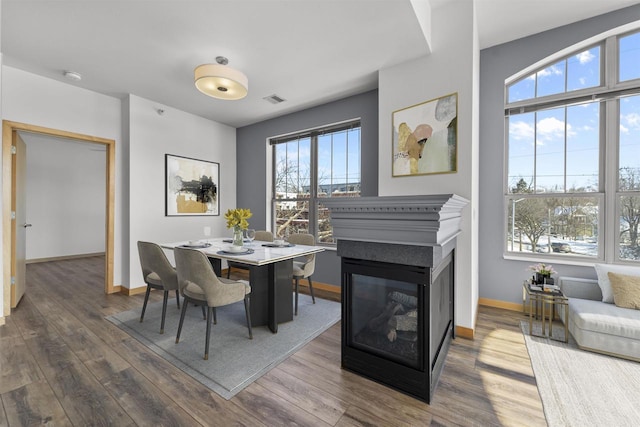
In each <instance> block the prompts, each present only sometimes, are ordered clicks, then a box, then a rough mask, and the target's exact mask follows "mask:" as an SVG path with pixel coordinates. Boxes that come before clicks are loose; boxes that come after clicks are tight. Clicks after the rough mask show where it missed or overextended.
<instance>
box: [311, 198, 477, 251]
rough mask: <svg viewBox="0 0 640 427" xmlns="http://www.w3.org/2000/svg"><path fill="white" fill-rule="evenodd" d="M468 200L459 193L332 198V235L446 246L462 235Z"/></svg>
mask: <svg viewBox="0 0 640 427" xmlns="http://www.w3.org/2000/svg"><path fill="white" fill-rule="evenodd" d="M467 203H468V200H467V199H465V198H463V197H460V196H458V195H456V194H435V195H424V196H422V195H421V196H383V197H344V198H341V197H331V198H326V199H323V200H322V204H323V205H324V206H326V207H327V208H329V210H330V211H331V226H332V227H333V236H334V238H336V239H337V240H338V242H340V241H341V240H351V241H361V242H377V243H390V244H400V245H416V246H443V245H445V244H446V243H447V242H448V241H450V240H451V239H454V238H455V237H456V236H457V235H458V234H459V233H460V221H461V216H462V209H463V208H464V207H465V206H466V205H467Z"/></svg>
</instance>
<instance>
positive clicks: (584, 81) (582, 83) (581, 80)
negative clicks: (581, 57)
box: [578, 77, 587, 86]
mask: <svg viewBox="0 0 640 427" xmlns="http://www.w3.org/2000/svg"><path fill="white" fill-rule="evenodd" d="M578 81H579V82H580V85H581V86H584V85H585V84H586V83H587V79H585V78H584V77H580V78H579V79H578Z"/></svg>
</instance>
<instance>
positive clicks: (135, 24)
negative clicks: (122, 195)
mask: <svg viewBox="0 0 640 427" xmlns="http://www.w3.org/2000/svg"><path fill="white" fill-rule="evenodd" d="M413 1H414V2H420V1H424V0H413ZM449 1H471V0H431V5H432V8H433V9H437V8H439V7H443V5H446V3H447V2H449ZM475 1H476V5H477V8H476V11H477V19H478V31H479V40H480V45H481V48H486V47H490V46H493V45H496V44H500V43H504V42H507V41H510V40H514V39H517V38H520V37H524V36H527V35H530V34H535V33H538V32H540V31H544V30H547V29H550V28H554V27H557V26H560V25H564V24H567V23H570V22H575V21H578V20H582V19H585V18H588V17H592V16H596V15H599V14H602V13H605V12H608V11H612V10H616V9H619V8H622V7H626V6H629V5H632V4H637V3H640V1H638V0H475ZM1 5H2V23H1V30H2V54H3V63H4V64H6V65H8V66H11V67H16V68H19V69H23V70H26V71H29V72H33V73H36V74H39V75H42V76H46V77H50V78H53V79H57V80H64V77H63V75H62V74H63V71H64V70H73V71H76V72H78V73H80V74H82V76H83V78H82V80H81V81H80V82H69V81H68V80H67V82H69V83H71V84H74V85H77V86H79V87H83V88H87V89H90V90H93V91H97V92H100V93H104V94H108V95H112V96H117V97H124V96H125V95H126V94H128V93H131V94H134V95H137V96H140V97H143V98H146V99H149V100H152V101H154V102H157V103H158V107H159V108H161V107H162V106H171V107H174V108H178V109H180V110H183V111H187V112H190V113H193V114H196V115H199V116H202V117H206V118H209V119H212V120H215V121H218V122H221V123H226V124H228V125H230V126H234V127H240V126H245V125H248V124H251V123H255V122H258V121H261V120H265V119H268V118H272V117H276V116H280V115H283V114H286V113H290V112H294V111H298V110H302V109H304V108H309V107H312V106H315V105H319V104H323V103H326V102H329V101H332V100H335V99H340V98H344V97H346V96H349V95H353V94H357V93H362V92H365V91H367V90H370V89H374V88H376V87H377V71H378V70H379V69H381V68H385V67H388V66H392V65H395V64H399V63H402V62H405V61H408V60H411V59H415V58H418V57H421V56H424V55H427V54H429V53H430V52H429V47H428V45H427V43H426V41H425V37H424V34H423V32H422V30H421V27H420V24H419V22H418V20H417V18H416V15H415V13H414V9H413V6H412V1H411V0H208V1H204V0H164V1H154V2H152V1H143V0H129V1H116V0H110V1H108V0H83V1H81V0H76V1H70V0H57V1H50V0H40V1H34V0H2V3H1ZM218 55H222V56H226V57H227V58H229V65H230V66H232V67H235V68H238V69H240V70H242V71H243V72H244V73H245V74H246V75H247V76H248V78H249V95H248V96H247V97H246V98H244V99H242V100H239V101H221V100H217V99H213V98H210V97H207V96H205V95H203V94H201V93H200V92H198V91H197V89H196V88H195V86H194V84H193V70H194V68H195V67H196V66H197V65H199V64H202V63H210V62H215V57H216V56H218ZM273 94H276V95H278V96H280V97H282V98H284V99H286V102H283V103H281V104H277V105H273V104H271V103H269V102H267V101H265V100H263V99H262V98H264V97H266V96H270V95H273Z"/></svg>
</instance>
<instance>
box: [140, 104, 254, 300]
mask: <svg viewBox="0 0 640 427" xmlns="http://www.w3.org/2000/svg"><path fill="white" fill-rule="evenodd" d="M160 108H161V109H163V110H164V113H163V114H162V115H160V114H158V112H157V110H158V109H160ZM128 109H129V144H130V151H129V164H130V165H131V167H130V169H129V175H130V176H129V182H130V187H129V226H130V245H129V251H130V277H131V282H130V288H136V287H141V286H144V282H143V280H142V274H141V272H140V261H139V257H138V249H137V246H136V245H137V241H138V240H148V241H153V242H171V241H178V240H189V239H198V238H202V237H204V227H205V226H209V227H211V234H212V235H213V236H221V235H229V233H230V232H229V230H227V228H226V221H225V219H224V212H226V211H227V209H230V208H235V207H236V206H235V205H236V129H235V128H233V127H230V126H227V125H223V124H220V123H217V122H213V121H211V120H207V119H203V118H202V117H198V116H194V115H192V114H188V113H185V112H183V111H180V110H176V109H173V108H170V107H166V106H162V105H159V104H156V103H154V102H152V101H149V100H146V99H143V98H140V97H137V96H134V95H130V96H129V99H128ZM165 154H175V155H179V156H184V157H191V158H195V159H202V160H207V161H212V162H218V163H220V183H219V189H218V191H219V197H220V215H219V216H188V217H167V216H165ZM239 163H240V164H242V162H239Z"/></svg>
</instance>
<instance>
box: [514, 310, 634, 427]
mask: <svg viewBox="0 0 640 427" xmlns="http://www.w3.org/2000/svg"><path fill="white" fill-rule="evenodd" d="M521 327H522V332H523V334H524V338H525V342H526V344H527V350H528V351H529V356H530V358H531V365H532V366H533V372H534V374H535V377H536V382H537V385H538V392H539V393H540V398H541V399H542V405H543V407H544V414H545V418H546V419H547V423H548V425H549V426H550V427H556V426H558V427H559V426H562V427H565V426H579V427H587V426H618V427H622V426H639V425H640V404H639V402H640V363H637V362H632V361H628V360H624V359H619V358H616V357H610V356H606V355H602V354H598V353H593V352H589V351H585V350H581V349H579V348H578V347H577V345H576V343H575V341H574V340H573V338H572V337H570V338H569V343H566V344H565V343H563V342H558V341H553V340H550V339H548V338H539V337H534V336H530V335H529V322H528V321H522V322H521ZM537 329H538V330H537V332H536V331H535V330H534V333H538V334H539V333H540V326H539V325H538V328H537ZM553 333H554V336H555V334H558V335H561V334H562V336H564V335H563V334H564V326H562V325H556V327H554V329H553Z"/></svg>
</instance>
